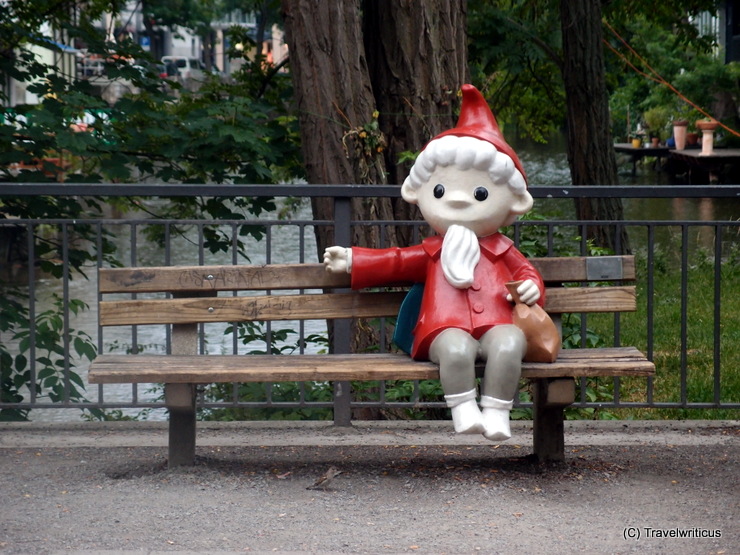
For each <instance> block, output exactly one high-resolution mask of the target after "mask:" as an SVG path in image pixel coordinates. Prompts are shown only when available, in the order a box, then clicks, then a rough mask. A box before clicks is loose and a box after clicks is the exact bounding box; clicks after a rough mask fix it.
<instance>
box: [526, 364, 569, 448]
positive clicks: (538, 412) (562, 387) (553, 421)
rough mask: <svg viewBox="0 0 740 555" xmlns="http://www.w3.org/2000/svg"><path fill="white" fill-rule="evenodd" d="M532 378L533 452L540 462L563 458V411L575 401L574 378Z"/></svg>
mask: <svg viewBox="0 0 740 555" xmlns="http://www.w3.org/2000/svg"><path fill="white" fill-rule="evenodd" d="M533 381H534V384H533V385H534V453H535V455H536V456H537V458H538V459H539V460H540V462H544V461H562V460H565V425H564V414H563V410H564V409H565V407H567V406H568V405H570V404H572V403H573V401H575V392H576V383H575V380H574V379H573V378H544V379H537V380H533Z"/></svg>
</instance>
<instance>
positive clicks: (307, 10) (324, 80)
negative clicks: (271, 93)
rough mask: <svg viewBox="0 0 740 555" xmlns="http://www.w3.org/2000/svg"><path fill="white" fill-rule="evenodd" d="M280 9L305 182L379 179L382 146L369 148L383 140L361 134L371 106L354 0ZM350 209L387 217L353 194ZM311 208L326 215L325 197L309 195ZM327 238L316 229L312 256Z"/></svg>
mask: <svg viewBox="0 0 740 555" xmlns="http://www.w3.org/2000/svg"><path fill="white" fill-rule="evenodd" d="M282 8H283V17H284V20H285V30H286V38H287V41H288V48H289V49H290V52H291V56H290V70H291V75H292V80H293V84H294V88H295V95H294V97H295V100H296V103H297V105H298V113H299V122H300V128H301V138H302V154H303V162H304V166H305V169H306V174H307V176H308V181H309V183H316V184H347V183H379V184H380V183H384V182H385V167H384V161H383V156H382V153H379V152H377V147H376V148H372V147H373V146H375V145H373V142H374V141H377V142H378V144H382V142H383V140H384V139H383V137H381V136H380V133H379V132H378V133H376V134H371V135H370V136H368V134H367V132H366V131H365V127H364V126H365V125H368V124H371V123H372V121H373V112H374V111H375V109H376V107H375V98H374V96H373V92H372V86H371V84H370V78H369V74H368V69H367V63H366V60H365V49H364V47H363V44H362V41H361V40H359V38H360V37H361V36H362V22H361V13H360V3H359V0H345V1H342V2H314V1H311V0H283V2H282ZM363 131H365V135H364V136H362V132H363ZM353 209H354V210H355V215H356V217H359V218H362V217H363V216H365V215H370V214H371V213H374V215H375V216H376V218H377V217H382V218H390V216H391V213H390V212H388V213H386V211H384V210H376V211H373V210H371V209H370V208H369V207H368V202H366V201H364V202H363V201H355V202H354V203H353ZM313 211H314V218H316V219H320V220H332V219H333V207H332V201H331V199H315V200H314V202H313ZM357 239H358V240H361V239H362V238H361V237H358V238H357ZM333 242H334V241H333V230H332V229H331V228H321V229H317V243H318V251H319V252H318V253H317V254H318V256H319V257H320V256H321V254H322V253H323V250H324V248H325V247H326V246H329V245H331V244H333ZM368 242H369V243H372V242H373V241H372V240H369V241H368ZM364 243H365V241H362V240H361V243H360V244H364ZM368 246H372V245H368Z"/></svg>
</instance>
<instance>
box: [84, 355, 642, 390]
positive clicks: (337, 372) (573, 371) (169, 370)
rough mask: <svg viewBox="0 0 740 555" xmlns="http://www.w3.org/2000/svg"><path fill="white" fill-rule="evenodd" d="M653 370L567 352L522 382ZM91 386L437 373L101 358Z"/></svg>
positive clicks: (279, 360)
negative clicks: (97, 384) (101, 384)
mask: <svg viewBox="0 0 740 555" xmlns="http://www.w3.org/2000/svg"><path fill="white" fill-rule="evenodd" d="M654 371H655V366H654V365H653V363H652V362H650V361H648V360H647V359H646V358H645V356H644V355H643V354H642V353H641V352H640V351H639V350H637V349H636V348H634V347H612V348H603V349H566V350H563V351H561V352H560V355H559V356H558V359H557V360H556V361H555V362H553V363H547V362H524V363H522V378H525V379H533V378H562V377H581V376H583V377H596V376H650V375H652V374H653V373H654ZM91 372H92V375H93V379H94V380H95V383H216V382H289V381H298V382H302V381H352V380H360V381H373V380H436V379H439V368H438V366H437V365H436V364H433V363H431V362H422V361H415V360H413V359H411V358H410V357H408V356H406V355H397V354H376V353H370V354H349V355H200V356H189V355H135V356H132V355H101V356H99V357H97V358H96V359H95V361H94V362H93V366H92V371H91Z"/></svg>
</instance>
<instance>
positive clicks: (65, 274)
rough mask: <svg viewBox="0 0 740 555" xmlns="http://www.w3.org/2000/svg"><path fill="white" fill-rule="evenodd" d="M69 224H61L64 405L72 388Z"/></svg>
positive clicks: (66, 403)
mask: <svg viewBox="0 0 740 555" xmlns="http://www.w3.org/2000/svg"><path fill="white" fill-rule="evenodd" d="M69 225H70V224H62V307H64V311H63V315H62V330H63V334H64V335H63V337H62V344H63V345H64V367H63V368H64V370H63V377H64V396H63V398H64V401H63V404H64V405H68V404H69V401H70V395H71V390H72V382H71V381H70V380H71V377H70V364H71V362H70V360H69V359H70V342H69V330H70V325H69V309H68V307H69Z"/></svg>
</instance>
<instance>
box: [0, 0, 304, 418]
mask: <svg viewBox="0 0 740 555" xmlns="http://www.w3.org/2000/svg"><path fill="white" fill-rule="evenodd" d="M165 4H167V3H160V2H156V3H155V2H148V3H145V5H144V6H143V11H144V12H145V13H146V14H147V15H149V16H152V18H153V19H154V20H155V21H159V22H160V23H165V22H166V23H171V24H177V25H182V26H188V27H191V28H194V29H198V27H199V25H198V23H199V22H207V21H208V20H209V18H210V17H211V15H212V14H213V13H214V12H213V11H212V10H213V8H214V7H215V3H210V2H206V3H204V2H195V1H194V0H181V1H180V2H178V3H174V4H173V3H172V2H170V3H169V4H167V5H166V6H165ZM124 5H125V3H123V2H109V1H102V0H92V1H90V2H86V3H84V5H77V6H76V10H75V11H71V10H69V9H68V5H67V4H66V3H64V2H62V3H59V2H56V1H50V0H32V1H30V2H29V1H27V0H9V1H8V2H5V3H4V5H3V10H0V31H1V32H0V50H1V51H2V52H4V53H5V54H4V55H3V56H1V57H0V73H2V74H3V75H6V76H8V77H12V78H13V79H16V80H18V81H21V82H24V83H26V84H27V90H28V91H29V92H32V93H35V94H36V95H37V96H38V97H39V98H40V99H41V101H40V103H39V104H19V105H17V106H14V107H12V108H7V109H4V110H3V112H2V117H0V180H1V181H6V182H12V181H16V182H26V181H74V182H92V183H95V182H103V181H109V182H146V181H150V182H159V183H161V182H183V183H187V182H198V183H271V182H276V181H281V180H285V179H287V177H288V176H290V177H296V176H300V175H301V170H300V164H299V155H298V153H299V143H298V131H297V119H296V117H295V116H294V115H293V114H292V113H291V112H290V111H289V109H288V106H289V102H290V98H291V88H290V81H289V78H288V76H287V75H285V74H282V73H279V72H277V71H276V70H275V68H271V67H269V66H267V65H266V64H264V63H263V62H264V59H262V58H260V57H259V56H258V57H257V58H256V59H254V60H246V63H245V64H244V66H243V67H244V69H243V71H241V72H239V73H238V74H236V75H235V76H234V80H230V81H228V82H225V81H222V80H221V79H219V78H218V77H216V76H211V77H209V79H208V80H207V81H206V82H205V83H204V84H203V85H202V87H200V89H199V90H198V91H196V92H193V91H188V90H184V89H182V88H181V87H180V86H179V85H178V84H176V83H167V84H166V85H163V81H162V80H161V78H160V77H159V75H158V74H157V73H156V72H155V71H154V70H153V69H152V68H153V62H154V60H151V59H150V58H149V57H148V54H147V53H146V52H143V51H142V50H141V48H139V46H138V45H137V44H135V43H133V42H132V41H130V40H127V39H125V38H124V39H122V40H118V41H117V42H116V43H111V42H108V41H107V40H106V36H105V34H104V32H103V31H102V30H101V29H98V28H96V22H99V21H100V20H101V18H102V15H103V14H104V13H109V14H111V15H112V16H113V17H114V18H115V17H116V16H117V15H118V14H119V12H120V10H121V9H123V7H124ZM263 5H268V4H267V3H263ZM245 6H246V5H245ZM204 7H205V8H206V9H207V10H206V12H207V13H206V12H202V13H197V11H198V10H201V9H202V8H204ZM209 10H210V11H209ZM152 18H145V20H146V23H147V24H150V23H151V19H152ZM265 21H266V20H265ZM47 23H48V24H49V25H51V27H52V29H53V36H54V37H60V36H66V38H67V39H68V40H69V41H72V40H78V41H80V42H82V43H84V44H85V46H86V50H87V52H88V54H90V55H93V54H97V55H99V57H100V58H101V59H103V60H105V62H104V63H105V69H106V74H107V76H108V77H110V78H111V79H112V80H118V81H119V82H121V83H124V84H126V85H127V86H129V88H130V90H131V91H132V92H131V93H130V94H128V95H126V96H124V97H123V98H121V99H120V100H119V101H118V102H116V103H115V104H113V105H109V104H108V103H107V102H105V101H104V100H103V99H101V97H100V96H99V93H98V92H96V91H95V90H94V88H93V87H92V85H91V83H90V82H88V81H86V80H78V79H76V78H75V77H74V76H65V75H62V74H61V73H60V72H59V71H58V69H57V67H56V62H54V63H47V62H45V61H44V58H43V57H42V56H40V53H41V52H42V51H46V52H51V53H53V54H54V56H56V57H57V58H59V57H60V56H62V55H63V53H62V51H61V49H60V48H59V47H58V46H56V45H55V44H54V43H52V42H50V41H49V40H48V39H47V38H46V37H45V34H44V32H42V29H43V28H44V26H45V25H46V24H47ZM11 53H12V54H11ZM132 60H135V63H132ZM7 90H8V89H5V88H3V89H0V101H2V104H3V105H6V104H7V101H8V100H9V99H8V98H7V97H6V96H5V95H6V92H7ZM80 123H85V124H86V130H84V131H81V130H80V129H81V127H80V125H79V124H80ZM19 164H22V165H26V166H28V167H32V168H38V169H37V170H35V171H19V167H18V165H19ZM39 170H42V171H39ZM203 193H204V197H202V198H193V199H182V198H175V199H171V200H170V202H168V203H166V204H164V205H157V209H156V210H157V211H156V213H155V212H151V210H152V209H151V207H150V208H149V210H150V214H149V215H150V216H151V217H154V218H156V217H163V218H165V217H171V216H173V217H178V218H193V219H200V218H204V217H211V218H213V219H230V220H243V219H245V218H247V216H248V215H249V214H252V215H259V214H261V213H262V212H264V211H265V210H273V209H274V208H275V205H274V202H273V201H272V200H271V199H249V198H243V199H234V200H232V201H228V202H227V201H226V200H225V199H221V198H214V197H208V195H207V191H205V190H204V191H203ZM108 202H111V200H110V199H109V200H108ZM112 202H115V203H116V204H117V206H118V207H119V208H121V209H124V210H125V209H127V208H131V207H133V208H135V209H136V210H139V209H141V208H142V207H143V206H144V204H143V203H140V202H139V201H138V199H126V200H123V201H120V200H119V201H116V200H115V199H114V200H113V201H112ZM0 206H1V207H2V210H0V217H2V218H11V217H19V218H48V219H56V218H63V219H78V218H85V217H95V216H99V215H100V214H101V213H102V204H101V199H96V198H86V199H85V203H84V204H83V203H81V202H80V201H79V200H78V199H75V198H72V197H57V198H51V197H20V198H4V199H2V201H0ZM155 228H156V226H148V229H155ZM94 231H95V230H94V229H93V228H92V227H91V226H84V225H79V224H77V225H76V226H75V227H74V229H71V228H70V229H67V230H56V229H51V228H49V229H46V230H44V231H43V233H38V234H37V236H36V237H34V238H33V239H34V253H33V254H34V257H33V258H34V260H33V261H32V262H34V263H36V264H38V265H39V268H40V270H41V271H43V272H46V273H48V274H50V275H52V276H54V277H56V278H59V277H62V276H63V274H64V273H65V268H64V267H63V266H62V265H61V264H60V263H58V262H57V261H59V260H63V259H64V256H63V253H62V250H63V249H66V250H65V252H66V254H67V259H68V260H69V267H68V268H69V270H68V272H67V276H66V277H68V278H74V277H78V278H79V277H86V273H85V268H86V267H88V266H89V267H94V266H95V265H96V263H97V259H98V255H97V254H95V253H94V252H91V251H94V250H95V249H96V248H97V247H98V244H99V243H98V242H97V241H95V240H94V239H95V235H94ZM183 231H184V230H181V229H171V230H170V232H171V233H181V232H183ZM159 232H160V233H161V228H160V230H159ZM62 233H68V234H69V237H68V238H69V240H68V241H67V242H66V243H64V242H63V241H62V240H61V238H60V235H61V234H62ZM156 233H157V231H155V232H150V238H151V239H155V240H157V239H159V238H161V236H157V235H156ZM239 233H240V236H241V237H244V236H246V235H251V236H253V237H257V238H259V237H261V236H262V234H263V233H264V230H263V229H262V228H261V227H260V226H254V225H248V224H247V225H244V226H241V227H240V229H239ZM203 235H204V246H205V248H206V249H207V250H209V251H211V252H218V251H225V250H226V249H228V248H232V244H231V239H230V237H228V236H227V235H226V234H224V233H223V232H222V231H220V230H219V229H218V228H205V229H204V231H203ZM100 245H102V253H100V256H102V259H103V261H104V262H105V263H106V264H109V265H119V263H118V262H117V261H116V260H115V247H114V243H113V242H111V241H109V238H108V237H103V240H102V242H101V243H100ZM237 247H238V248H239V249H240V250H241V253H242V255H243V256H245V257H246V253H245V252H244V249H243V245H242V243H241V242H239V243H238V244H237ZM0 291H1V292H2V295H0V298H2V299H3V304H4V307H3V308H4V310H3V319H2V322H3V324H2V325H3V328H4V329H3V331H5V332H7V333H9V334H11V337H14V338H15V339H17V340H18V341H19V342H20V344H21V353H20V354H18V355H15V356H14V355H11V354H10V353H11V352H10V350H9V349H8V348H7V347H6V346H4V345H0V363H1V364H2V368H1V370H2V375H1V379H2V391H1V393H2V399H3V400H6V399H9V400H13V401H14V402H17V401H19V400H22V398H23V397H22V396H23V395H24V391H26V390H32V391H33V392H34V394H35V395H45V396H48V398H49V399H51V400H52V401H55V402H56V401H60V400H81V399H82V398H83V397H82V395H83V393H82V386H81V383H82V382H81V380H80V378H79V374H78V373H77V372H75V366H74V365H73V364H70V366H69V367H68V368H61V367H60V358H59V357H60V356H62V355H63V349H64V345H65V343H64V341H63V340H61V339H60V336H59V334H60V333H62V331H61V330H60V329H59V327H58V325H59V322H60V321H62V320H60V318H61V316H60V315H61V314H62V313H63V312H62V311H63V309H64V307H62V306H60V305H59V302H60V301H59V300H57V304H56V305H55V308H54V309H53V310H52V311H50V312H44V313H43V314H41V315H37V316H36V318H35V320H34V321H30V318H31V316H30V315H29V314H28V311H27V310H26V309H25V308H24V304H23V300H22V294H21V293H20V292H19V291H18V290H17V289H16V288H12V287H11V286H10V285H8V284H5V283H0ZM68 302H69V305H70V306H69V309H71V310H84V309H85V308H86V307H83V306H80V305H78V304H76V303H78V301H75V300H70V301H68ZM6 311H7V318H6ZM31 330H33V332H32V331H31ZM70 333H73V335H71V336H70V343H69V345H70V346H71V347H72V348H73V349H74V350H75V351H76V352H77V354H78V356H80V357H86V358H89V357H90V355H91V354H92V352H93V350H92V349H93V343H92V341H91V339H90V338H89V337H87V336H85V335H84V334H82V333H81V332H70ZM34 334H35V335H34ZM32 337H33V338H34V340H35V341H36V342H40V343H39V345H41V347H38V346H37V347H36V349H37V352H38V353H39V354H38V356H37V358H36V363H37V365H38V366H37V372H36V376H33V375H32V374H31V371H30V370H29V367H30V365H29V363H28V358H29V355H28V352H27V351H28V350H29V349H30V345H31V338H32ZM40 349H41V350H40ZM41 351H43V355H42V354H41ZM39 357H40V358H39ZM98 412H99V411H98ZM27 413H28V411H27V410H26V411H18V412H16V413H14V414H9V413H8V412H7V411H5V413H3V415H2V417H4V418H11V417H12V418H26V417H27ZM93 416H95V417H106V416H105V415H102V414H98V413H96V414H94V415H93Z"/></svg>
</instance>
